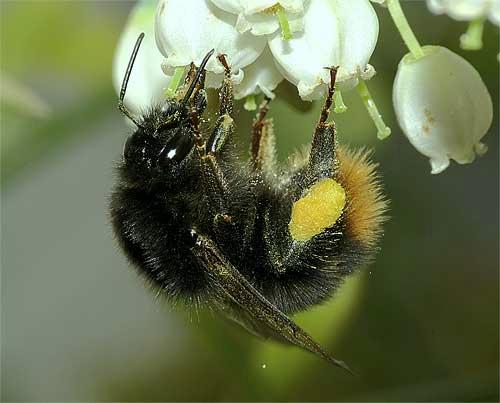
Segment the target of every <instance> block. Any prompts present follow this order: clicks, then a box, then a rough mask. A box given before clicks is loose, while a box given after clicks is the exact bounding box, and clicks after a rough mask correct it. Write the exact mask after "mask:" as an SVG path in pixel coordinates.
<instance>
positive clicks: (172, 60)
mask: <svg viewBox="0 0 500 403" xmlns="http://www.w3.org/2000/svg"><path fill="white" fill-rule="evenodd" d="M235 25H236V17H235V16H234V15H232V14H229V13H227V12H225V11H222V10H221V9H219V8H217V7H216V6H215V5H213V4H212V3H211V2H209V1H208V0H160V2H159V4H158V9H157V14H156V27H155V32H156V41H157V44H158V48H159V49H160V51H161V52H162V53H163V55H164V56H165V57H166V58H167V59H166V61H165V65H166V66H167V67H179V66H187V65H189V64H190V63H191V62H194V63H195V64H196V65H199V64H200V62H201V60H202V59H203V57H204V56H205V55H206V54H207V53H208V52H209V51H210V50H211V49H215V53H216V54H225V55H226V57H227V59H228V62H229V63H230V65H231V67H232V69H233V71H234V73H235V74H238V73H239V70H240V69H242V68H243V67H245V66H248V65H249V64H250V63H252V62H253V61H254V60H255V59H257V57H258V56H259V55H260V54H261V53H262V51H263V50H264V47H265V46H266V40H265V38H260V37H255V36H253V35H251V34H249V33H245V34H240V33H239V32H238V31H237V30H236V28H235ZM206 69H207V71H208V72H212V73H216V74H221V73H223V71H224V69H223V67H222V65H221V64H220V62H219V61H218V60H217V58H215V57H212V58H211V59H210V60H209V62H208V64H207V66H206ZM207 81H210V79H209V77H208V75H207ZM212 81H217V80H212Z"/></svg>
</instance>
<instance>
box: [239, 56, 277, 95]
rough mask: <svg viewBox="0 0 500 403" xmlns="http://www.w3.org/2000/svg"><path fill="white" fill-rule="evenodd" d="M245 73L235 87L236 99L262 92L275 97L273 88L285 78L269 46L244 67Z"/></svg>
mask: <svg viewBox="0 0 500 403" xmlns="http://www.w3.org/2000/svg"><path fill="white" fill-rule="evenodd" d="M244 73H245V75H244V77H243V81H242V82H241V83H240V84H239V85H237V86H236V87H235V89H234V96H235V98H236V99H241V98H244V97H246V96H248V95H253V94H258V93H260V92H263V93H264V95H266V96H267V97H269V98H274V94H273V90H274V89H275V88H276V87H277V86H278V84H279V83H280V82H281V81H282V80H283V76H282V75H281V73H280V72H279V70H278V69H277V68H276V65H275V64H274V59H273V55H272V54H271V52H270V51H269V48H268V47H266V48H265V49H264V52H262V54H261V55H260V56H259V58H258V59H257V60H256V61H255V62H253V63H252V64H251V65H250V66H248V67H246V68H245V69H244Z"/></svg>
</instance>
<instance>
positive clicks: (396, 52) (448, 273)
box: [0, 0, 499, 401]
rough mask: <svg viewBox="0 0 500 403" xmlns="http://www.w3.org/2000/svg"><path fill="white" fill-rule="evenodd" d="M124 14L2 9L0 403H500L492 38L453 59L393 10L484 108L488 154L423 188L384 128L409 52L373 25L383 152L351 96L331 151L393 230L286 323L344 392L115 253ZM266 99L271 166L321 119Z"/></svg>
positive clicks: (118, 10)
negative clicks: (379, 178)
mask: <svg viewBox="0 0 500 403" xmlns="http://www.w3.org/2000/svg"><path fill="white" fill-rule="evenodd" d="M132 6H133V2H121V1H51V2H46V1H6V0H3V1H1V2H0V11H1V21H0V25H1V76H0V77H1V84H2V104H1V175H2V176H1V177H2V194H1V196H2V199H1V201H2V237H1V238H2V244H1V245H2V256H1V257H2V277H1V280H2V281H1V309H2V322H1V326H2V333H1V336H2V337H1V348H2V351H1V353H2V354H1V364H2V368H1V369H2V379H1V381H2V384H1V386H2V390H1V398H2V400H9V401H41V400H44V401H63V400H64V401H69V400H73V401H78V400H80V401H81V400H86V401H164V400H176V401H220V400H225V401H290V400H296V401H338V400H342V401H347V400H349V401H458V400H459V401H473V400H480V401H486V400H491V401H495V400H496V401H497V400H498V388H499V292H498V291H499V200H498V198H499V160H498V150H499V145H498V130H499V127H498V88H499V77H498V73H499V64H498V62H497V59H496V56H497V53H498V52H499V45H498V29H497V27H494V26H493V25H491V24H487V26H486V30H485V37H484V49H483V50H481V51H478V52H465V51H462V50H461V49H459V47H458V42H459V36H460V34H461V33H462V32H463V31H464V30H465V28H466V24H465V23H458V22H454V21H452V20H450V19H449V18H447V17H445V16H441V17H437V16H433V15H431V14H430V13H429V12H428V11H427V9H426V7H425V3H424V2H420V1H419V2H417V1H415V2H405V3H404V5H403V6H404V8H405V10H406V11H407V15H408V18H409V20H410V23H411V25H412V26H413V27H414V29H415V31H416V32H417V34H418V36H419V38H420V39H421V42H422V43H423V44H441V45H445V46H447V47H449V48H450V49H452V50H454V51H456V52H457V53H459V54H461V55H463V56H464V57H465V58H467V59H468V60H469V61H470V62H472V64H473V65H474V66H476V68H477V69H478V70H479V72H480V73H481V76H482V77H483V79H484V81H485V82H486V85H487V86H488V88H489V90H490V92H491V94H492V97H493V102H494V111H495V117H494V124H493V126H492V128H491V130H490V133H489V134H488V135H487V136H486V137H485V138H484V141H485V143H486V144H488V146H489V152H488V153H487V154H486V155H485V156H484V157H483V158H480V159H478V160H477V161H476V162H474V163H473V164H471V165H468V166H458V165H456V164H452V166H451V167H450V168H449V169H448V170H446V171H445V172H444V173H442V174H440V175H437V176H432V175H430V173H429V172H430V166H429V164H428V162H427V159H426V158H424V157H423V156H421V155H420V154H418V153H417V152H416V151H415V150H414V149H413V148H412V146H411V145H410V144H409V143H408V141H407V140H406V138H405V137H404V136H403V135H402V133H401V132H400V130H399V128H398V127H397V124H396V122H395V116H394V112H393V110H392V106H391V86H392V80H393V78H394V75H395V71H396V67H397V63H398V61H399V59H400V58H401V56H402V55H403V54H404V52H405V49H404V47H403V44H402V43H401V40H400V38H399V36H398V34H397V32H396V30H395V28H394V26H393V25H392V23H391V21H390V19H389V18H388V13H387V10H385V9H383V8H378V7H377V13H378V14H379V18H380V24H381V32H380V39H379V43H378V47H377V49H376V51H375V54H374V56H373V58H372V63H373V64H374V66H375V67H376V68H377V71H378V75H377V77H376V78H375V79H373V80H372V81H370V83H369V86H370V89H371V91H372V93H373V94H374V96H375V97H376V100H377V101H378V104H379V106H380V109H381V111H382V112H383V115H384V117H385V119H386V121H387V123H388V124H389V125H390V126H391V127H392V129H393V134H392V136H391V137H390V138H388V139H387V140H385V141H383V142H380V141H378V140H376V133H375V129H374V127H373V126H372V123H371V121H370V119H369V118H368V115H367V114H366V112H365V111H364V109H363V105H362V103H361V101H360V99H359V98H358V97H357V94H356V93H355V92H352V93H349V94H345V96H344V98H345V101H346V103H347V105H348V106H349V111H348V112H347V113H346V114H343V115H336V116H335V119H336V121H337V123H338V131H339V136H340V139H341V141H342V142H343V143H349V144H351V145H352V146H360V145H368V146H369V147H373V148H374V149H375V154H374V159H375V160H377V161H378V162H379V163H380V170H381V172H382V174H383V177H384V184H385V189H386V193H387V194H388V195H389V197H390V199H391V213H390V214H391V220H390V222H389V223H388V224H387V225H386V233H385V237H384V240H383V244H382V248H381V251H380V253H379V256H378V258H377V261H376V262H375V263H374V264H373V265H371V266H370V267H369V268H366V269H364V270H362V271H360V273H359V274H358V275H356V276H355V277H353V278H351V279H350V280H349V281H348V282H347V284H346V285H345V287H344V288H342V290H341V291H340V293H339V295H338V297H336V298H335V299H334V300H332V301H331V302H330V303H328V304H326V305H324V306H322V307H319V308H317V309H313V310H311V311H310V312H307V313H304V314H301V315H299V316H298V317H297V321H298V322H299V323H300V324H302V325H303V326H304V327H305V328H306V329H307V330H308V331H309V332H310V333H311V334H312V335H313V336H314V337H316V338H317V339H318V340H319V341H320V342H321V343H322V344H323V345H324V346H326V347H327V348H328V349H329V350H330V351H332V352H334V354H335V355H336V356H337V357H339V358H341V359H343V360H345V361H346V362H348V363H349V365H350V366H351V367H352V368H353V369H354V370H355V371H356V372H357V373H358V376H355V377H353V376H349V375H347V374H346V373H344V372H342V371H341V370H338V369H336V368H333V367H331V366H329V365H328V364H325V363H324V362H322V361H321V360H320V359H318V358H316V357H314V356H312V355H309V354H307V353H304V352H302V351H299V350H297V349H294V348H288V347H281V346H277V345H275V344H273V343H266V342H263V341H261V340H258V339H255V338H253V337H252V336H249V335H247V334H246V333H245V332H243V331H241V330H239V329H238V328H236V327H235V326H233V325H231V324H229V323H227V322H226V321H225V320H223V319H221V318H219V317H217V316H216V315H213V314H211V313H206V312H205V313H204V312H201V313H199V314H196V313H189V312H186V311H184V310H174V309H172V308H171V307H169V306H168V305H166V304H165V303H162V302H161V301H155V300H154V295H153V294H152V293H151V292H149V291H148V290H147V289H146V288H145V287H143V281H142V280H141V279H140V278H138V276H137V275H136V274H135V272H134V271H133V270H132V269H131V268H130V267H128V265H127V262H126V261H125V259H124V257H123V255H122V254H121V253H120V251H119V250H118V249H117V247H116V244H115V242H114V240H113V236H112V233H111V228H110V225H109V221H108V217H107V199H108V196H109V192H110V187H111V185H112V183H113V175H114V174H113V166H114V163H115V162H116V161H117V159H118V158H119V157H120V153H121V150H122V146H123V142H124V139H125V138H126V135H127V134H128V133H130V128H129V127H128V126H127V125H126V124H125V121H124V119H123V118H122V116H121V115H120V114H119V113H118V111H117V110H116V98H117V97H116V94H115V93H114V91H113V88H112V86H111V64H112V57H113V52H114V47H115V45H116V43H117V40H118V38H119V36H120V32H121V29H122V28H123V25H124V23H125V20H126V17H127V14H128V11H129V10H130V8H131V7H132ZM436 85H439V83H436ZM20 86H21V88H20ZM34 94H37V95H36V96H35V95H34ZM278 95H279V97H278V100H277V101H275V102H273V105H272V112H271V113H272V116H274V118H275V124H276V130H277V135H278V146H279V150H280V156H281V158H282V159H283V160H284V159H285V158H286V155H287V154H289V153H290V152H291V151H292V150H293V149H294V148H296V147H298V146H300V145H301V144H303V143H307V142H308V141H309V140H310V136H311V133H312V128H313V125H314V122H315V121H316V119H317V116H318V108H319V104H313V105H310V104H305V103H299V102H291V103H286V102H285V101H284V100H283V99H282V98H283V97H288V98H290V99H296V96H295V93H294V89H293V87H291V86H288V85H285V84H282V86H281V87H280V89H279V91H278ZM236 116H237V123H238V125H239V135H240V138H242V144H244V143H245V142H248V127H249V124H250V121H251V118H252V115H251V114H250V113H248V112H246V111H244V110H243V107H242V105H241V104H238V107H237V111H236ZM245 128H246V129H245Z"/></svg>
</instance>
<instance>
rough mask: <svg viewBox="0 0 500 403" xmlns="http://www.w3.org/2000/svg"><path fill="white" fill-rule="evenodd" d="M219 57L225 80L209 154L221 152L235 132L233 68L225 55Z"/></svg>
mask: <svg viewBox="0 0 500 403" xmlns="http://www.w3.org/2000/svg"><path fill="white" fill-rule="evenodd" d="M217 58H218V59H219V61H220V62H221V64H222V65H223V66H224V81H223V82H222V88H221V90H220V93H219V99H220V101H219V102H220V105H219V117H218V118H217V121H216V123H215V127H214V129H213V131H212V134H211V136H210V138H209V139H208V141H207V147H206V152H207V154H214V155H216V154H218V153H220V152H221V150H222V148H223V147H224V145H225V144H226V142H227V141H228V140H229V139H230V138H231V137H232V135H233V133H234V122H233V118H232V117H231V113H232V112H233V82H232V80H231V68H230V67H229V64H228V63H227V60H226V57H225V55H219V56H218V57H217Z"/></svg>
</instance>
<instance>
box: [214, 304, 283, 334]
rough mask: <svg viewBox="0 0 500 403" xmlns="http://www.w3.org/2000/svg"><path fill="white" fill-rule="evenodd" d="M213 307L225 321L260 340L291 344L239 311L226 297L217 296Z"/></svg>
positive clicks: (238, 307)
mask: <svg viewBox="0 0 500 403" xmlns="http://www.w3.org/2000/svg"><path fill="white" fill-rule="evenodd" d="M215 305H216V307H217V308H218V309H219V312H220V313H221V314H222V315H223V316H224V317H225V318H226V319H228V320H229V321H231V322H232V323H235V324H237V325H238V326H241V327H242V328H244V329H245V330H246V331H247V332H249V333H251V334H252V335H254V336H256V337H260V338H262V339H273V340H275V341H278V342H280V343H284V344H291V343H290V342H289V341H288V340H287V339H285V338H284V337H283V336H281V335H280V334H278V333H276V332H275V331H273V330H272V329H270V328H269V327H268V326H266V325H265V324H264V323H263V322H262V321H258V320H255V319H254V318H253V317H252V316H250V314H249V313H248V312H247V311H246V310H243V309H241V307H240V306H239V305H238V304H236V303H235V302H234V301H233V300H232V299H230V298H228V297H227V296H224V295H221V296H219V298H218V300H217V301H216V302H215Z"/></svg>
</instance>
